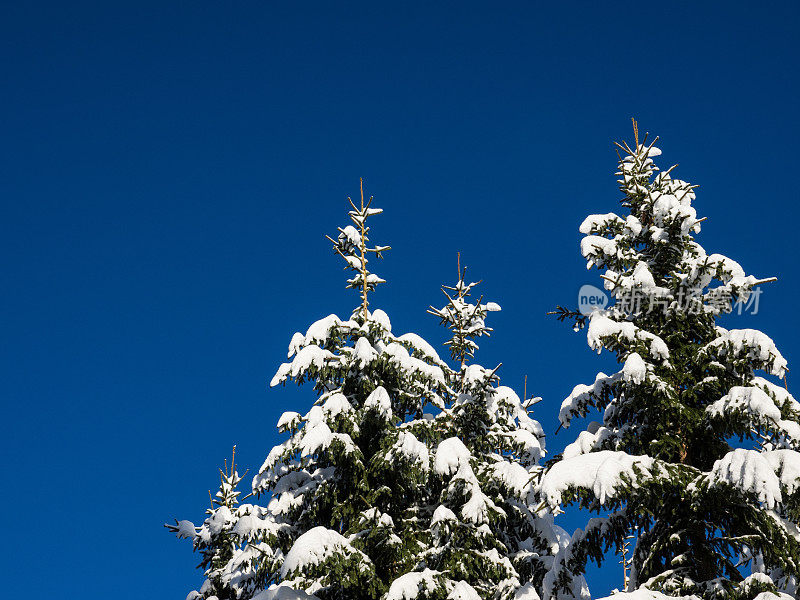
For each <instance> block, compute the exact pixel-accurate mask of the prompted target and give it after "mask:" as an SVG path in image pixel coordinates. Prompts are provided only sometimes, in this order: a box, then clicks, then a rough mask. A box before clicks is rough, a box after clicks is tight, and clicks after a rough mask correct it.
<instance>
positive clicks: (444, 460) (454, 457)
mask: <svg viewBox="0 0 800 600" xmlns="http://www.w3.org/2000/svg"><path fill="white" fill-rule="evenodd" d="M471 456H472V455H471V454H470V451H469V449H468V448H467V447H466V446H465V445H464V442H462V441H461V440H460V439H458V438H457V437H451V438H448V439H446V440H443V441H441V442H439V445H438V446H437V447H436V455H435V458H434V461H433V470H434V472H435V473H436V474H437V475H452V474H453V473H455V472H456V471H458V469H459V467H461V465H469V459H470V457H471Z"/></svg>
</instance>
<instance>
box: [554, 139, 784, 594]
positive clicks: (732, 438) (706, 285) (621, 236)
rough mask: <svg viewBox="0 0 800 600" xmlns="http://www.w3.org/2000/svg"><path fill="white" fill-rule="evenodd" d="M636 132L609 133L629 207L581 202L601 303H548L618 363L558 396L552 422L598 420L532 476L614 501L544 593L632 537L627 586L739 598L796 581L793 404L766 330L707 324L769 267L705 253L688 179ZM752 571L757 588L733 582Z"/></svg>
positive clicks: (742, 297)
mask: <svg viewBox="0 0 800 600" xmlns="http://www.w3.org/2000/svg"><path fill="white" fill-rule="evenodd" d="M635 138H636V139H635V143H634V144H632V145H628V144H626V143H621V144H618V145H617V146H618V149H619V150H620V151H621V155H620V159H619V165H618V169H617V173H616V174H617V177H618V182H619V187H620V191H621V192H622V199H621V205H622V207H623V208H624V209H626V214H623V215H617V214H615V213H606V214H597V215H590V216H589V217H588V218H586V219H585V220H584V221H583V223H582V224H581V226H580V232H581V233H582V234H584V238H583V239H582V240H581V253H582V255H583V256H584V258H585V259H586V260H587V267H588V268H592V267H595V268H598V269H601V270H602V271H603V272H602V274H601V278H602V279H603V281H604V286H605V289H606V290H608V292H609V294H610V296H611V299H612V303H611V305H610V306H609V307H608V308H605V309H602V308H599V307H597V308H595V309H594V310H593V311H592V312H591V313H590V314H588V315H584V314H581V313H579V312H577V311H568V310H566V309H562V308H560V310H559V311H558V313H557V314H558V317H559V319H562V320H563V319H567V318H574V319H575V322H576V326H577V328H579V329H580V328H585V329H586V333H587V342H588V344H589V346H590V347H592V348H593V349H595V350H597V351H598V352H600V351H602V350H603V349H606V350H609V351H611V352H612V353H614V354H615V355H616V356H617V359H618V361H619V363H620V364H621V369H620V370H619V371H618V372H617V373H615V374H612V375H606V374H605V373H599V374H598V375H597V377H596V378H595V381H594V382H593V383H592V384H589V385H578V386H576V387H575V388H574V390H573V392H572V393H571V394H570V395H569V396H568V397H567V398H566V399H565V400H564V402H563V404H562V407H561V411H560V415H559V418H560V420H561V424H562V425H563V426H569V425H570V423H571V421H572V419H574V418H575V417H584V416H586V415H587V414H589V412H590V411H592V410H596V411H598V412H599V414H600V416H601V420H600V422H592V423H590V424H589V426H588V427H587V430H586V431H583V432H581V433H580V435H579V436H578V438H577V439H576V440H575V441H574V442H573V443H572V444H570V445H569V446H567V448H566V449H565V450H564V453H563V455H562V457H560V458H561V460H559V461H556V462H555V464H553V465H552V466H551V468H550V469H549V470H548V472H547V473H546V474H545V476H544V477H543V480H542V483H541V487H540V490H541V493H542V495H543V497H544V498H545V500H546V502H547V503H549V504H550V505H551V507H553V509H554V510H557V508H558V506H559V505H560V504H561V503H570V502H578V503H580V504H581V505H583V506H584V507H586V508H589V509H592V510H597V511H602V512H606V511H610V513H609V514H608V516H605V517H602V518H597V519H593V520H592V521H591V522H590V523H589V525H588V527H587V528H586V529H585V530H583V531H579V532H577V533H576V535H575V536H574V538H573V542H572V543H571V544H570V546H569V547H568V548H566V549H565V550H564V551H563V552H562V554H561V556H559V557H558V558H557V560H556V562H555V567H554V569H553V570H551V571H550V573H548V576H547V579H546V584H547V585H546V586H545V591H546V593H547V594H550V595H551V596H552V597H553V598H558V597H560V595H561V594H563V593H564V592H563V591H560V590H563V589H564V586H566V585H567V583H568V582H569V580H570V573H581V572H583V569H584V567H585V564H586V562H587V561H588V560H589V559H592V560H596V561H598V562H599V561H600V560H601V559H602V557H603V552H604V550H605V549H607V548H608V547H614V548H617V549H618V550H621V548H622V545H623V543H624V542H625V540H626V539H627V538H628V537H629V536H631V535H633V537H634V539H635V541H636V543H635V546H634V548H633V550H632V558H631V561H630V564H629V565H628V564H627V563H626V566H630V578H629V584H628V585H629V587H628V591H633V590H635V589H637V588H639V587H640V586H641V587H642V589H645V588H646V589H648V590H660V591H661V592H665V593H668V594H673V595H675V594H695V595H697V596H700V597H703V598H706V599H709V600H711V599H714V600H722V599H723V598H728V599H736V600H746V599H749V598H753V597H755V595H757V593H759V592H761V591H770V592H775V591H777V590H779V589H784V590H788V589H794V588H793V586H795V585H796V577H797V576H798V567H797V565H798V564H800V538H798V535H797V531H800V530H798V528H797V525H796V522H797V517H798V516H800V511H798V506H800V496H799V495H798V492H799V491H800V479H798V476H800V452H798V450H800V403H797V401H795V400H794V398H793V397H792V396H791V395H790V394H789V393H788V391H787V390H784V389H783V388H782V387H780V386H778V385H776V384H775V383H773V382H771V381H769V380H767V379H765V378H764V377H762V376H760V374H759V373H760V372H761V373H764V374H766V375H773V376H777V377H783V375H784V374H785V371H786V368H787V362H786V360H785V359H784V357H783V356H782V355H781V353H780V352H779V351H778V349H777V347H776V346H775V344H774V342H773V341H772V340H771V339H770V338H769V337H768V336H767V335H766V334H764V333H762V332H760V331H757V330H754V329H732V330H727V329H724V328H722V327H720V326H719V325H717V319H718V317H719V316H720V315H723V314H726V313H730V312H731V311H732V309H733V307H734V306H741V305H742V304H743V303H746V302H748V301H749V300H751V299H752V298H754V297H755V298H757V297H758V296H757V294H758V293H760V289H759V288H758V286H759V285H760V284H763V283H767V282H771V281H774V280H775V279H774V278H771V277H770V278H758V277H754V276H750V275H746V274H745V272H744V270H743V269H742V267H741V266H740V265H739V264H738V263H737V262H735V261H733V260H732V259H730V258H728V257H726V256H723V255H720V254H710V255H709V254H707V253H706V252H705V250H704V249H703V247H702V246H701V245H700V244H699V243H698V241H697V240H696V239H695V237H696V235H697V234H699V232H700V229H701V223H702V222H703V221H704V220H705V219H704V218H698V216H697V213H696V210H695V208H694V206H693V202H694V200H695V189H696V186H694V185H691V184H689V183H687V182H685V181H681V180H679V179H676V178H674V177H673V176H672V172H673V170H674V168H675V167H672V168H670V169H667V170H666V171H659V169H658V167H657V166H656V164H655V162H654V158H656V157H658V156H660V155H661V151H660V150H659V149H658V148H657V147H656V146H655V142H656V140H655V139H654V140H653V141H652V142H649V143H648V141H647V136H645V137H644V139H643V140H641V141H640V140H639V137H638V130H635ZM737 303H738V304H737ZM737 438H738V440H737ZM750 569H753V570H756V572H757V574H760V575H762V576H763V577H764V578H766V579H765V580H768V581H769V582H770V583H769V585H766V584H764V585H761V584H759V585H751V583H752V581H751V582H750V583H747V582H744V581H743V580H744V579H745V577H746V576H747V573H748V570H750ZM770 578H771V579H770ZM762 583H763V582H762ZM565 597H568V594H567V595H566V596H565ZM654 597H655V596H654Z"/></svg>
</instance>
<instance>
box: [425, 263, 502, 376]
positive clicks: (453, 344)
mask: <svg viewBox="0 0 800 600" xmlns="http://www.w3.org/2000/svg"><path fill="white" fill-rule="evenodd" d="M466 276H467V268H466V267H464V268H463V269H462V267H461V253H460V252H459V253H458V281H457V282H456V284H455V285H454V286H450V285H443V286H442V293H443V294H444V295H445V296H446V297H447V304H446V305H445V306H443V307H442V308H434V307H433V306H431V307H429V308H428V313H430V314H432V315H434V316H436V317H439V319H440V320H441V323H442V324H443V325H445V326H447V328H448V329H450V331H451V332H452V334H453V336H452V337H451V338H450V339H449V340H448V341H446V342H445V346H448V347H449V348H450V356H452V358H453V360H457V361H458V362H459V366H460V370H462V371H463V369H464V366H465V365H466V363H467V361H469V360H470V359H471V358H472V357H473V356H474V355H475V350H477V349H478V344H476V343H475V341H474V340H475V338H479V337H481V336H484V335H485V336H489V335H490V334H491V332H492V328H491V327H487V326H486V323H485V319H486V315H487V313H489V312H493V311H499V310H500V306H499V305H497V304H496V303H494V302H487V303H486V304H484V303H483V296H480V297H479V298H478V301H477V302H476V303H475V304H473V303H471V302H469V300H468V298H469V296H470V294H471V292H472V289H473V288H474V287H475V286H476V285H478V284H479V283H480V281H475V282H471V283H467V282H466Z"/></svg>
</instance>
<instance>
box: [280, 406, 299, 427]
mask: <svg viewBox="0 0 800 600" xmlns="http://www.w3.org/2000/svg"><path fill="white" fill-rule="evenodd" d="M302 418H303V417H301V416H300V413H298V412H294V411H291V410H290V411H286V412H285V413H283V414H282V415H281V418H280V419H278V431H285V430H287V429H290V428H292V427H297V424H298V423H299V422H300V421H301V420H302Z"/></svg>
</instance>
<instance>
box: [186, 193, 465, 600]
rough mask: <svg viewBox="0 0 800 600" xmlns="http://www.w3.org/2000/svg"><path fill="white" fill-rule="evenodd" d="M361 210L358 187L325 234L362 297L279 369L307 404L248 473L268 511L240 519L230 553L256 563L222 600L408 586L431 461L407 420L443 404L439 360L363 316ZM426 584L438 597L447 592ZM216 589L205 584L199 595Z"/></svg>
mask: <svg viewBox="0 0 800 600" xmlns="http://www.w3.org/2000/svg"><path fill="white" fill-rule="evenodd" d="M371 203H372V200H371V199H369V200H368V201H366V202H365V200H364V196H363V187H362V194H361V201H360V204H358V205H357V204H356V203H354V202H352V201H350V204H351V208H352V210H351V211H350V213H349V216H350V220H351V222H352V224H351V225H348V226H347V227H343V228H341V229H339V234H338V236H336V237H335V238H330V239H331V241H332V242H333V245H334V251H335V252H336V254H338V255H339V256H340V257H342V258H343V260H344V261H345V266H346V268H347V269H349V270H350V271H352V273H353V275H352V277H350V278H349V279H348V281H347V287H349V288H353V289H355V290H356V291H357V292H358V293H359V298H360V303H359V306H358V307H357V308H356V310H355V311H354V312H353V313H352V315H351V316H350V317H349V318H346V319H342V318H339V317H338V316H336V315H333V314H332V315H329V316H327V317H325V318H323V319H320V320H319V321H317V322H315V323H313V324H312V325H311V326H310V327H309V328H308V330H307V331H306V332H305V333H304V334H303V333H297V334H295V335H294V337H293V338H292V340H291V343H290V345H289V352H288V358H289V361H288V362H286V363H284V364H283V365H281V367H280V368H279V369H278V372H277V373H276V375H275V376H274V377H273V379H272V381H271V385H272V386H276V385H281V384H285V383H286V382H289V381H294V382H296V383H298V384H303V383H307V382H309V383H311V384H312V385H313V388H314V390H315V392H316V395H317V399H316V401H315V402H314V403H313V406H312V407H311V408H310V409H309V410H308V411H305V412H304V413H298V412H287V413H284V414H283V415H282V416H281V417H280V419H279V421H278V429H279V430H280V431H281V432H283V433H285V434H286V435H287V439H286V440H285V441H284V442H283V443H281V444H279V445H278V446H275V447H274V448H273V449H272V450H271V451H270V452H269V455H268V456H267V459H266V460H265V461H264V464H263V465H262V466H261V468H260V469H259V470H258V472H257V473H256V475H255V477H254V479H253V482H252V492H253V494H254V495H255V496H257V497H258V498H260V499H262V500H263V501H264V503H265V507H264V508H261V509H260V510H259V512H255V511H253V512H252V513H250V515H249V516H251V517H252V519H251V520H250V521H249V522H248V526H247V527H246V528H243V529H246V530H247V532H248V533H249V535H250V537H248V538H246V539H245V540H244V544H242V545H241V546H240V547H239V548H237V551H238V552H239V553H248V552H249V554H247V557H248V559H249V558H250V557H254V558H252V560H251V561H250V562H248V563H246V567H247V569H249V571H248V573H250V572H251V571H252V575H253V576H252V577H250V578H249V579H247V583H246V585H239V584H238V579H236V578H235V577H231V578H230V581H231V584H230V585H231V588H232V592H231V594H232V595H231V596H230V597H235V598H237V599H240V600H245V599H248V598H253V597H255V598H257V599H258V600H277V599H292V600H299V599H301V598H303V599H305V598H317V599H319V600H378V599H380V598H382V597H386V598H395V597H400V598H402V597H404V596H402V595H400V596H398V594H399V593H400V592H398V590H401V591H402V593H403V594H405V593H406V590H408V589H410V587H409V586H412V583H411V580H410V579H408V578H406V579H402V578H403V576H404V575H406V574H407V573H409V572H410V571H412V570H414V568H415V567H416V566H417V564H418V562H419V559H418V555H419V553H420V552H421V550H422V549H424V548H425V547H426V539H427V538H428V537H429V535H430V534H429V532H428V531H426V530H424V529H423V528H422V526H421V522H420V512H421V507H424V506H426V504H427V497H428V490H427V487H426V485H427V479H428V477H429V473H430V469H431V461H432V456H431V454H430V452H429V449H428V445H427V440H424V439H418V438H417V437H416V435H415V433H414V431H413V428H412V427H410V426H408V425H407V424H408V423H412V422H422V421H424V420H425V419H427V418H429V416H428V414H427V413H426V412H425V409H426V407H431V409H432V410H439V409H440V408H442V407H443V406H444V397H445V396H446V395H447V394H448V387H447V382H446V379H445V369H446V368H447V365H446V364H445V363H444V362H443V361H442V360H441V359H440V358H439V356H438V355H437V353H436V352H435V350H433V348H432V347H431V346H430V345H429V344H428V343H427V342H425V340H423V339H422V338H421V337H419V336H418V335H416V334H405V335H400V336H396V335H394V334H393V333H392V327H391V323H390V320H389V317H388V316H387V315H386V313H384V312H383V311H382V310H370V309H369V293H370V292H371V291H372V290H373V289H374V288H375V287H376V286H377V285H378V284H380V283H382V282H383V280H382V279H381V278H380V277H379V276H378V275H376V274H375V273H374V272H372V271H371V270H369V269H368V263H369V262H370V257H380V256H381V255H382V253H383V252H385V251H386V250H388V249H389V248H388V246H379V245H372V244H371V243H370V240H369V231H370V229H369V227H368V224H367V223H368V219H369V218H370V217H372V216H374V215H377V214H379V213H380V212H381V210H380V209H376V208H372V206H371ZM240 523H241V519H240V521H239V524H240ZM239 524H235V525H233V531H236V528H237V527H239ZM184 529H186V530H187V531H189V528H188V526H187V527H185V528H184ZM236 541H238V542H241V541H242V538H241V537H240V538H237V540H236ZM254 548H255V550H253V549H254ZM226 556H227V555H226ZM237 556H239V555H238V554H237V553H236V552H234V554H233V557H232V558H231V560H230V561H229V562H228V564H227V565H226V566H225V567H224V569H227V571H229V572H231V573H236V572H237V569H239V568H240V565H243V564H245V563H241V562H237V561H238V560H239V559H238V558H237ZM413 577H416V576H412V578H413ZM431 578H433V579H436V574H434V573H430V572H429V573H426V574H425V576H424V577H423V578H422V579H420V581H419V582H418V587H420V589H426V588H427V587H428V584H427V583H426V582H427V581H428V580H431ZM398 580H400V581H399V582H398ZM436 585H438V586H439V587H438V588H437V590H438V591H436V593H444V594H445V596H443V597H447V596H446V595H447V594H450V593H451V592H452V591H453V590H452V589H450V588H449V587H448V586H446V585H445V586H443V587H442V586H441V585H439V584H436ZM434 587H436V586H434ZM433 589H434V588H431V590H432V591H431V593H433ZM215 593H217V592H216V588H212V587H209V586H205V587H204V588H203V589H201V590H200V595H201V596H200V597H203V598H210V597H211V596H212V595H213V594H215ZM453 597H454V598H455V596H453ZM220 600H221V598H220Z"/></svg>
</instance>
